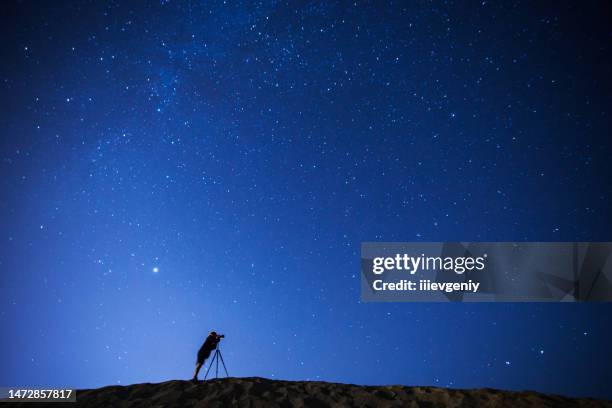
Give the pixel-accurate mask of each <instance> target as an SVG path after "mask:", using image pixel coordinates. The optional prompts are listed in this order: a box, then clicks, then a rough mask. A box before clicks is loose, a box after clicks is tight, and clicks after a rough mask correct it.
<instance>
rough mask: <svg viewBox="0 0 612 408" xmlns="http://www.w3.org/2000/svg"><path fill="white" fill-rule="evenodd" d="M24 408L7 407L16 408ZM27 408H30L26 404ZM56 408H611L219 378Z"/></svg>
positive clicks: (528, 397)
mask: <svg viewBox="0 0 612 408" xmlns="http://www.w3.org/2000/svg"><path fill="white" fill-rule="evenodd" d="M18 405H23V404H11V406H18ZM25 406H26V407H31V406H33V405H32V404H25ZM50 406H53V407H60V406H67V407H73V408H74V407H76V406H78V407H96V408H97V407H100V408H102V407H103V408H107V407H228V406H238V407H430V408H434V407H610V408H612V402H610V401H596V400H591V399H572V398H566V397H560V396H555V395H546V394H540V393H536V392H512V391H498V390H493V389H475V390H455V389H446V388H436V387H406V386H399V385H393V386H358V385H350V384H336V383H328V382H316V381H278V380H269V379H265V378H258V377H253V378H223V379H216V380H210V381H207V382H202V381H201V382H198V383H193V382H190V381H167V382H163V383H159V384H151V383H146V384H134V385H128V386H109V387H103V388H98V389H92V390H79V391H78V392H77V403H76V404H74V403H72V404H58V403H54V404H52V405H50Z"/></svg>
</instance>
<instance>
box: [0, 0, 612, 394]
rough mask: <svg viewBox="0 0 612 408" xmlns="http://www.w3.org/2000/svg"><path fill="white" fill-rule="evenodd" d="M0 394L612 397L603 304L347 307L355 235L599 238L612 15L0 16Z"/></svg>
mask: <svg viewBox="0 0 612 408" xmlns="http://www.w3.org/2000/svg"><path fill="white" fill-rule="evenodd" d="M4 8H5V10H4V12H3V14H2V17H1V18H2V24H1V25H0V27H1V28H0V30H1V31H2V36H1V37H0V38H1V40H0V41H2V48H1V52H2V61H3V63H2V64H1V65H0V79H1V83H0V89H1V91H0V101H1V106H2V112H1V113H0V131H1V135H2V137H1V142H0V143H1V144H0V154H1V157H0V158H1V164H0V166H1V173H0V174H1V182H2V198H1V200H0V217H1V218H0V242H1V245H0V327H2V332H1V334H0V361H1V362H2V363H1V364H0V366H1V369H0V385H7V386H9V385H10V386H14V385H20V386H26V385H56V386H66V385H71V386H75V387H80V388H83V387H98V386H103V385H109V384H117V383H119V384H128V383H139V382H156V381H163V380H168V379H187V378H190V377H191V375H192V372H193V366H194V363H195V356H196V352H197V350H198V347H199V346H200V344H201V342H202V341H203V340H204V337H205V336H206V334H207V333H208V332H209V331H210V330H211V329H215V330H217V331H219V332H221V333H225V334H226V335H227V338H226V339H225V340H224V341H223V343H222V350H223V353H224V355H225V360H226V362H227V365H228V369H229V371H230V374H231V375H234V376H265V377H271V378H280V379H313V380H314V379H320V380H327V381H338V382H350V383H359V384H406V385H415V384H420V385H438V386H450V387H495V388H503V389H534V390H538V391H544V392H553V393H559V394H564V395H575V396H593V397H600V398H604V397H605V398H612V391H611V390H612V388H611V387H610V385H611V379H612V369H611V368H610V364H609V362H610V361H612V352H611V351H610V350H611V348H610V344H611V341H612V325H611V324H610V323H612V321H611V319H610V312H612V309H611V307H610V305H608V304H362V303H361V302H360V301H359V245H360V242H361V241H452V240H460V241H513V240H517V241H521V240H537V241H547V240H548V241H574V240H576V241H597V240H601V241H609V240H612V235H611V234H610V226H611V225H612V206H611V204H610V203H611V195H612V182H611V179H610V158H611V157H612V148H611V144H610V134H611V133H610V130H611V129H610V106H612V104H611V102H612V101H611V89H612V88H611V82H610V72H611V59H610V55H612V53H611V49H610V44H611V42H610V34H611V33H610V27H611V25H610V24H609V21H610V10H609V6H608V5H605V4H603V3H589V4H584V3H576V4H574V5H567V4H564V5H562V4H558V3H556V2H549V3H546V2H544V3H537V4H533V3H528V2H516V1H511V2H498V3H497V4H495V3H489V2H481V3H476V2H473V3H469V4H461V3H459V2H441V3H430V2H427V3H406V4H401V3H397V2H391V3H387V4H382V3H380V2H376V3H335V2H334V3H306V4H302V5H299V6H296V5H288V4H286V3H277V2H268V1H263V2H257V3H251V2H232V3H225V2H223V3H210V4H206V3H199V2H195V1H192V2H175V1H162V2H157V3H153V2H125V3H119V2H108V3H107V2H104V3H101V2H100V3H98V2H30V1H21V2H7V3H5V4H4Z"/></svg>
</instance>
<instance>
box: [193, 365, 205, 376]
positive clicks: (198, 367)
mask: <svg viewBox="0 0 612 408" xmlns="http://www.w3.org/2000/svg"><path fill="white" fill-rule="evenodd" d="M203 364H204V362H203V361H202V362H201V363H200V362H199V361H198V362H197V363H196V368H195V374H193V379H194V380H197V379H198V373H199V372H200V368H202V365H203Z"/></svg>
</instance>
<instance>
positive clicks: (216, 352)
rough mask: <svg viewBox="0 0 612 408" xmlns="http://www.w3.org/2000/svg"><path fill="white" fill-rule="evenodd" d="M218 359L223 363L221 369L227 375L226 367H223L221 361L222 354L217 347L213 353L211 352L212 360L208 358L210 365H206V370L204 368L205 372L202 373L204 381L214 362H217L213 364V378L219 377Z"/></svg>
mask: <svg viewBox="0 0 612 408" xmlns="http://www.w3.org/2000/svg"><path fill="white" fill-rule="evenodd" d="M219 360H221V364H223V369H224V370H225V376H226V377H229V374H228V373H227V367H225V361H223V356H222V355H221V349H219V347H217V349H216V350H215V354H213V358H212V360H210V365H209V366H208V370H206V374H205V375H204V381H206V377H208V372H209V371H210V369H211V368H212V366H213V364H215V362H216V363H217V365H216V366H215V378H219Z"/></svg>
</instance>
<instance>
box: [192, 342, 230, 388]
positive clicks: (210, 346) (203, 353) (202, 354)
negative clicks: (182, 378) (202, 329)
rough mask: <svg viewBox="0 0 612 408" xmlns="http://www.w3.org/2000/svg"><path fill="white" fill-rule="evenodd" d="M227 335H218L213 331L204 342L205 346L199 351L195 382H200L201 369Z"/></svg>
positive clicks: (194, 376)
mask: <svg viewBox="0 0 612 408" xmlns="http://www.w3.org/2000/svg"><path fill="white" fill-rule="evenodd" d="M224 337H225V335H223V334H221V335H218V334H217V332H215V331H211V332H210V334H209V335H208V337H206V340H204V344H202V347H200V350H199V351H198V360H197V361H196V368H195V374H194V375H193V381H198V373H199V372H200V368H202V366H203V365H204V361H205V360H206V359H207V358H208V357H210V353H211V352H212V351H213V350H214V349H216V348H217V344H219V342H220V341H221V339H222V338H224Z"/></svg>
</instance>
